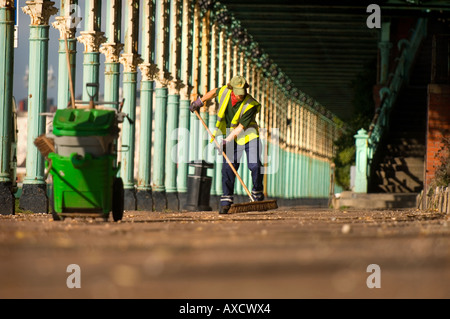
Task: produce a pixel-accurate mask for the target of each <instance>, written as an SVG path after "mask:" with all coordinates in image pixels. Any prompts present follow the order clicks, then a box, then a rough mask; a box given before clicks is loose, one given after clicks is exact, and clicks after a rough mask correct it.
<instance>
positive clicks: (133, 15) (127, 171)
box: [119, 0, 143, 210]
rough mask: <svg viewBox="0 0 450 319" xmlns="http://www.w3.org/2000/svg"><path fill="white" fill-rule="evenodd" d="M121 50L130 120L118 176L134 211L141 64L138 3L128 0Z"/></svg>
mask: <svg viewBox="0 0 450 319" xmlns="http://www.w3.org/2000/svg"><path fill="white" fill-rule="evenodd" d="M125 26H126V29H125V50H124V53H123V54H122V56H121V58H120V60H119V61H120V63H122V65H123V67H124V71H123V96H124V99H125V104H124V106H123V112H124V113H126V114H128V117H129V118H130V119H131V121H129V120H125V121H124V122H123V124H122V149H123V148H124V147H126V150H127V151H126V152H122V153H121V155H122V156H121V166H120V176H121V177H122V180H123V187H124V191H125V209H126V210H136V208H137V204H136V189H135V182H134V156H135V131H136V89H137V66H138V65H139V64H141V63H142V62H143V60H142V59H141V57H140V55H139V54H138V35H139V0H132V1H131V0H130V1H128V2H127V5H126V7H125Z"/></svg>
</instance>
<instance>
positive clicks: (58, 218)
mask: <svg viewBox="0 0 450 319" xmlns="http://www.w3.org/2000/svg"><path fill="white" fill-rule="evenodd" d="M50 185H51V186H49V188H50V198H49V199H48V206H49V208H50V213H51V214H52V217H53V220H54V221H63V220H64V217H62V216H61V215H59V214H58V213H57V212H55V193H54V192H55V190H54V189H53V184H50Z"/></svg>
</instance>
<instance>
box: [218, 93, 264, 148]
mask: <svg viewBox="0 0 450 319" xmlns="http://www.w3.org/2000/svg"><path fill="white" fill-rule="evenodd" d="M231 92H232V90H230V89H228V87H227V86H226V85H225V86H223V87H222V88H221V89H220V90H219V95H218V100H219V112H218V113H217V122H216V130H215V131H214V134H213V136H214V137H215V136H216V134H217V132H218V131H221V132H222V134H223V135H226V134H227V124H226V122H225V110H226V109H227V106H228V102H229V101H230V98H231ZM253 107H257V108H258V110H257V112H259V111H260V109H261V104H259V103H258V102H257V101H256V100H255V99H254V98H253V97H252V96H250V95H249V94H247V96H246V97H245V98H244V100H243V101H242V103H241V106H240V107H239V109H238V110H237V112H236V114H235V115H234V117H233V119H232V120H231V125H230V130H233V129H234V128H236V127H237V126H238V125H239V121H240V119H241V117H242V115H244V114H245V112H248V111H249V110H251V109H252V108H253ZM258 137H259V127H258V123H256V121H255V120H253V121H252V122H250V124H249V126H248V127H247V129H245V130H244V131H243V132H241V133H240V134H239V135H238V136H237V138H236V142H237V143H238V144H239V145H244V144H246V143H248V142H249V141H251V140H253V139H255V138H258ZM212 141H213V139H211V142H212Z"/></svg>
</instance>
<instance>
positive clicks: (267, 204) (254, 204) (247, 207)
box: [194, 110, 278, 214]
mask: <svg viewBox="0 0 450 319" xmlns="http://www.w3.org/2000/svg"><path fill="white" fill-rule="evenodd" d="M194 112H195V115H197V117H198V119H199V120H200V122H201V123H202V124H203V126H204V127H205V129H206V130H207V131H208V134H209V136H210V137H211V138H212V139H213V140H214V143H216V145H217V147H218V148H219V149H220V145H219V142H217V140H216V138H215V137H214V135H213V134H212V133H211V131H210V130H209V128H208V126H207V125H206V123H205V121H203V119H202V117H201V116H200V114H199V113H198V111H197V110H196V111H194ZM222 154H223V157H224V158H225V160H226V161H227V163H228V165H230V168H231V170H232V171H233V173H234V175H236V177H237V178H238V180H239V182H240V183H241V184H242V187H243V188H244V190H245V192H246V193H247V195H248V196H249V197H250V202H249V203H240V204H233V205H231V208H230V210H229V211H228V213H229V214H233V213H245V212H252V211H267V210H270V209H277V208H278V205H277V201H276V200H264V201H255V199H254V198H253V196H252V194H251V193H250V191H249V190H248V188H247V186H245V183H244V181H243V180H242V178H241V177H240V176H239V174H238V172H237V171H236V169H235V168H234V166H233V164H232V163H231V161H230V159H229V158H228V156H227V155H226V154H225V152H222Z"/></svg>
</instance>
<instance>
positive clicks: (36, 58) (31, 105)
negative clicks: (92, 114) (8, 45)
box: [19, 1, 58, 214]
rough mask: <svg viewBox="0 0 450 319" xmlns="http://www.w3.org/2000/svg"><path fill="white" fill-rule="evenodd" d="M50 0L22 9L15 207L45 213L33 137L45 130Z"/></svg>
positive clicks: (40, 162)
mask: <svg viewBox="0 0 450 319" xmlns="http://www.w3.org/2000/svg"><path fill="white" fill-rule="evenodd" d="M54 4H55V3H54V2H53V1H43V2H42V1H40V2H38V1H28V2H27V6H25V7H24V8H23V11H24V12H25V13H26V14H28V15H30V17H31V25H30V55H29V68H30V69H29V85H28V88H29V89H28V120H27V160H26V171H27V173H26V176H25V178H24V181H23V186H22V195H21V197H20V202H19V207H20V208H21V209H24V210H29V211H32V212H33V213H41V214H47V213H48V198H47V184H46V182H45V180H44V158H43V157H42V155H41V153H40V152H39V150H38V149H37V148H36V146H35V145H34V140H35V139H36V138H37V137H38V136H40V135H41V134H44V133H45V127H46V123H45V117H44V116H42V115H41V113H43V112H45V111H46V107H47V76H48V40H49V39H48V35H49V25H48V22H49V19H50V16H52V15H54V14H56V13H57V12H58V9H56V8H55V7H53V5H54Z"/></svg>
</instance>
